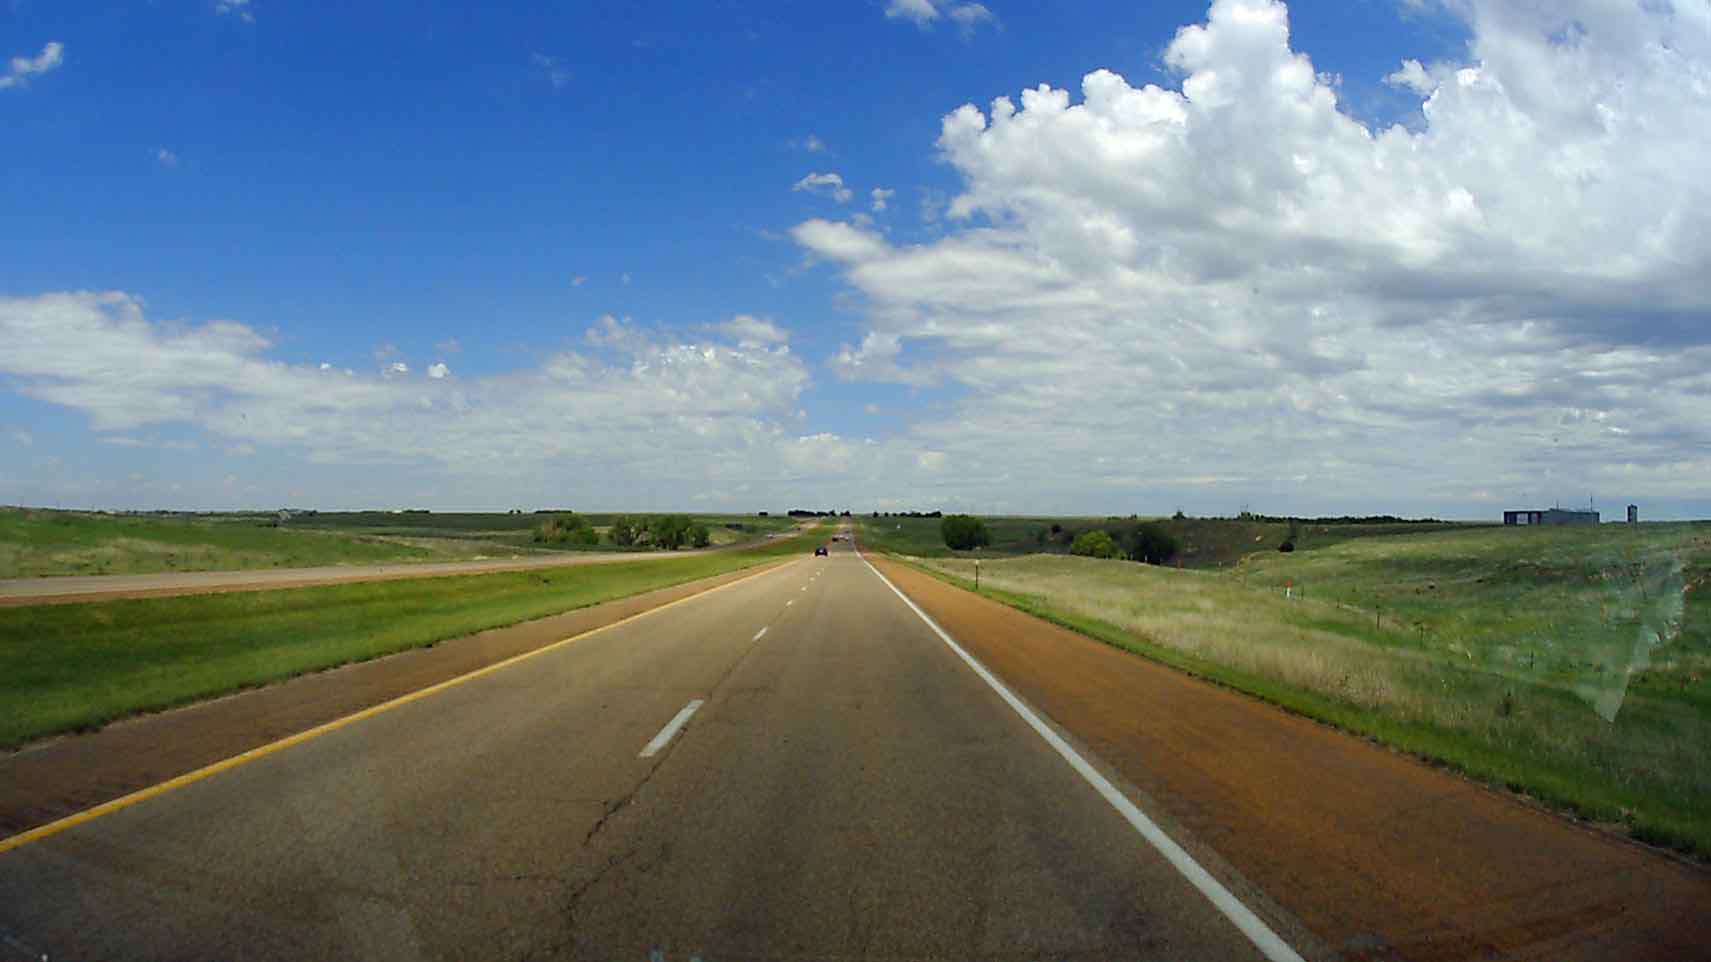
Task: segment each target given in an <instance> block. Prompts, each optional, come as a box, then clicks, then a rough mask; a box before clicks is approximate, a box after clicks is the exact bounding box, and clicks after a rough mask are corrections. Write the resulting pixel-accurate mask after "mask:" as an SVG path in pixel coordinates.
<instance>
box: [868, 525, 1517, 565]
mask: <svg viewBox="0 0 1711 962" xmlns="http://www.w3.org/2000/svg"><path fill="white" fill-rule="evenodd" d="M854 520H855V522H856V524H857V526H858V527H859V530H860V533H861V537H862V541H863V543H865V544H868V545H870V546H872V547H874V548H876V549H878V550H881V551H890V552H892V553H894V554H905V555H910V556H913V557H918V558H950V557H956V556H957V555H958V552H955V551H952V550H951V549H949V548H947V547H945V543H944V539H943V538H942V537H941V535H940V533H939V519H938V518H888V517H881V518H874V517H871V516H861V517H857V518H855V519H854ZM981 520H982V521H984V522H986V529H987V532H988V533H989V534H990V535H991V536H992V543H991V544H990V545H988V546H987V547H985V548H982V549H980V552H979V553H980V556H981V557H993V556H1011V557H1013V556H1018V555H1026V554H1068V553H1069V546H1070V542H1072V541H1074V540H1075V536H1076V535H1078V534H1080V533H1082V532H1083V531H1092V530H1095V529H1099V530H1103V531H1105V532H1107V533H1108V534H1110V535H1111V536H1112V537H1113V538H1116V539H1117V542H1118V544H1119V546H1121V545H1124V544H1126V543H1127V539H1128V537H1129V532H1130V531H1132V530H1133V529H1134V527H1135V526H1136V525H1139V524H1144V523H1153V524H1158V525H1161V526H1163V527H1164V529H1165V530H1166V531H1169V532H1170V533H1171V534H1172V535H1173V536H1175V537H1176V539H1177V542H1178V543H1179V544H1180V545H1181V551H1180V553H1179V554H1178V556H1177V557H1176V558H1175V559H1173V560H1172V564H1173V565H1177V566H1180V567H1184V568H1217V567H1224V566H1228V565H1232V564H1235V563H1236V562H1238V561H1240V560H1241V559H1242V558H1243V557H1245V556H1247V555H1250V554H1254V553H1264V552H1276V550H1277V546H1278V545H1279V544H1281V543H1283V541H1284V539H1285V538H1286V537H1288V535H1289V532H1290V526H1289V525H1288V524H1284V523H1277V522H1263V521H1238V520H1232V519H1227V518H1175V519H1172V518H1141V517H1126V518H1117V517H1104V518H1095V517H1055V518H1053V517H984V518H982V519H981ZM1054 526H1055V527H1056V528H1057V529H1058V530H1057V531H1056V532H1053V531H1052V528H1053V527H1054ZM1470 527H1476V526H1472V525H1466V524H1456V523H1441V522H1431V523H1408V524H1329V525H1323V524H1311V525H1309V524H1303V525H1300V526H1298V529H1297V536H1296V541H1295V544H1296V548H1297V551H1298V553H1299V552H1309V551H1314V550H1317V549H1320V548H1324V547H1329V546H1331V545H1335V544H1341V543H1343V542H1346V541H1351V540H1355V539H1360V538H1373V537H1382V538H1389V537H1392V536H1395V535H1402V534H1406V535H1422V534H1432V533H1442V532H1444V531H1449V530H1459V529H1463V528H1470ZM1477 527H1485V526H1477ZM971 556H972V555H971Z"/></svg>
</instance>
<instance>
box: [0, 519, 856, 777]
mask: <svg viewBox="0 0 1711 962" xmlns="http://www.w3.org/2000/svg"><path fill="white" fill-rule="evenodd" d="M823 534H824V533H823V532H821V531H813V532H807V533H804V534H801V535H797V536H795V537H791V538H780V539H777V540H776V541H774V542H772V543H770V544H764V545H757V546H754V547H750V548H736V549H732V550H730V551H723V552H718V553H714V554H703V555H695V556H689V557H682V558H661V559H657V560H645V561H644V560H637V561H633V562H632V561H622V562H613V563H610V564H596V565H579V566H573V567H566V568H551V569H543V570H539V571H529V572H505V573H500V574H484V575H468V576H462V577H451V578H424V579H417V580H408V581H383V582H363V583H358V584H347V585H330V586H325V587H318V588H298V589H291V590H277V591H248V592H235V593H231V594H217V595H186V596H180V597H171V598H145V599H137V600H130V601H106V602H95V603H91V604H77V605H37V606H31V607H25V608H6V609H0V748H10V747H15V746H17V745H20V744H22V743H24V742H26V741H29V740H31V739H34V738H40V737H42V736H45V735H51V734H54V733H58V732H65V731H73V730H78V729H87V728H92V727H96V726H99V725H101V724H104V723H106V722H108V721H112V720H113V719H116V718H120V717H123V716H125V715H130V714H135V713H138V712H143V711H150V710H155V709H160V708H166V707H170V706H172V705H179V704H184V703H187V702H191V701H196V700H199V699H204V698H209V697H213V696H215V695H220V694H224V693H226V692H230V691H233V690H236V689H239V688H245V687H251V686H255V685H262V684H266V683H268V682H272V681H277V680H280V679H283V678H288V677H290V676H293V675H298V674H302V673H304V672H309V671H315V670H318V669H322V668H330V667H332V666H335V665H340V664H345V663H347V662H353V661H362V660H365V659H369V658H375V657H379V656H381V655H387V654H391V653H393V652H398V651H403V650H406V649H409V648H419V647H424V646H427V645H431V644H433V643H435V642H437V641H442V640H445V639H448V638H455V637H459V636H461V635H466V634H469V633H471V632H474V631H480V630H482V629H485V628H494V627H498V626H501V625H508V624H515V623H517V622H520V621H527V620H529V619H532V618H541V617H545V616H547V615H552V614H557V613H559V612H563V611H569V610H572V609H575V608H581V607H586V606H588V605H593V604H598V603H600V602H603V601H610V600H612V599H615V598H622V597H626V596H629V595H634V594H639V593H641V592H644V591H651V590H653V589H656V588H664V587H668V586H670V585H676V584H682V583H684V582H687V581H694V580H696V579H698V578H706V577H711V576H713V575H718V574H724V573H726V572H730V571H735V570H738V569H741V568H746V567H751V566H753V565H757V564H761V563H764V562H767V561H772V560H775V559H779V558H785V557H789V556H791V555H796V554H801V553H804V552H807V551H809V550H811V548H812V545H813V544H815V543H817V542H818V541H819V540H820V539H821V538H822V537H823Z"/></svg>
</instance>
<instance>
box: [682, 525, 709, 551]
mask: <svg viewBox="0 0 1711 962" xmlns="http://www.w3.org/2000/svg"><path fill="white" fill-rule="evenodd" d="M684 539H685V540H687V541H688V542H689V544H690V545H691V546H693V547H696V548H705V547H707V546H708V545H710V544H712V543H713V533H712V532H711V531H708V530H707V526H706V525H704V524H702V523H701V522H699V521H697V522H695V523H693V524H691V525H690V526H689V530H688V531H686V532H684Z"/></svg>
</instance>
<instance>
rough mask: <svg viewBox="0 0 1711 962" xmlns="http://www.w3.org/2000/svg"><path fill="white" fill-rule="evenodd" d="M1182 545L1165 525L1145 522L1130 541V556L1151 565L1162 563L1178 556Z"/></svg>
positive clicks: (1135, 531)
mask: <svg viewBox="0 0 1711 962" xmlns="http://www.w3.org/2000/svg"><path fill="white" fill-rule="evenodd" d="M1179 550H1181V546H1180V545H1178V544H1177V541H1176V537H1175V536H1174V535H1172V534H1171V533H1170V532H1169V531H1166V530H1165V529H1164V526H1162V525H1157V524H1143V525H1141V526H1140V527H1138V528H1136V529H1135V530H1134V533H1133V535H1132V536H1131V540H1130V542H1129V557H1130V558H1131V559H1132V560H1135V561H1142V562H1145V563H1147V564H1150V565H1161V564H1164V563H1165V562H1167V561H1169V560H1170V559H1172V558H1174V557H1176V553H1177V551H1179Z"/></svg>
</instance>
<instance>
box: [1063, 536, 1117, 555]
mask: <svg viewBox="0 0 1711 962" xmlns="http://www.w3.org/2000/svg"><path fill="white" fill-rule="evenodd" d="M1069 553H1070V554H1079V555H1086V556H1088V557H1090V558H1115V557H1117V542H1115V541H1112V540H1111V536H1110V535H1108V534H1106V533H1105V532H1103V531H1100V530H1097V529H1095V530H1093V531H1083V532H1082V533H1080V534H1078V535H1076V536H1075V542H1074V543H1073V544H1071V545H1070V546H1069Z"/></svg>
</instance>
